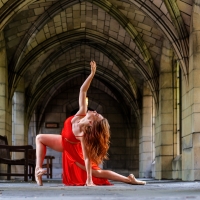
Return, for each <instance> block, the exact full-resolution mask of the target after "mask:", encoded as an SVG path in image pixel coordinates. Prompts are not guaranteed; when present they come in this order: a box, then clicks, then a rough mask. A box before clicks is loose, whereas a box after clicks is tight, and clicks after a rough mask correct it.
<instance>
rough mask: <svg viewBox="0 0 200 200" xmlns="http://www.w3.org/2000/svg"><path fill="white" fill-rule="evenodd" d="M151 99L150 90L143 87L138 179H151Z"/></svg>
mask: <svg viewBox="0 0 200 200" xmlns="http://www.w3.org/2000/svg"><path fill="white" fill-rule="evenodd" d="M152 101H153V98H152V93H151V90H150V89H149V88H148V87H147V86H146V85H144V86H143V105H142V130H141V134H140V139H139V145H140V148H139V154H140V162H139V177H146V178H148V177H152V172H151V165H152V162H153V157H152V156H153V149H152V144H153V136H152V111H153V108H152V104H153V102H152Z"/></svg>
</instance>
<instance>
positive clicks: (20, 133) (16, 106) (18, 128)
mask: <svg viewBox="0 0 200 200" xmlns="http://www.w3.org/2000/svg"><path fill="white" fill-rule="evenodd" d="M12 113H13V131H12V144H13V145H24V144H27V137H26V135H25V131H24V80H23V78H21V80H20V82H19V84H18V86H17V88H16V90H15V92H14V95H13V112H12Z"/></svg>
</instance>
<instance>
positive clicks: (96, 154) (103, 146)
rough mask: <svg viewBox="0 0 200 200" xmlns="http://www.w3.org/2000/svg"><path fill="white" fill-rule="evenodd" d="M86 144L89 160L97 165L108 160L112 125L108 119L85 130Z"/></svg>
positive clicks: (95, 122)
mask: <svg viewBox="0 0 200 200" xmlns="http://www.w3.org/2000/svg"><path fill="white" fill-rule="evenodd" d="M83 140H84V144H85V149H86V153H87V155H88V158H89V159H90V160H91V161H92V162H94V163H96V164H97V165H98V164H100V163H102V161H103V160H104V159H105V160H108V153H107V152H108V149H109V146H110V125H109V123H108V120H107V119H106V118H103V119H102V120H100V121H93V125H92V126H86V127H85V128H84V137H83Z"/></svg>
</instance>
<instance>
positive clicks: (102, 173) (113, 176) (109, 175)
mask: <svg viewBox="0 0 200 200" xmlns="http://www.w3.org/2000/svg"><path fill="white" fill-rule="evenodd" d="M92 173H93V175H94V176H95V177H98V178H106V179H109V180H113V181H119V182H124V183H129V184H133V185H145V184H146V182H145V181H140V180H137V179H136V178H135V176H134V175H133V174H130V175H129V176H128V177H126V176H123V175H120V174H118V173H116V172H113V171H111V170H93V172H92Z"/></svg>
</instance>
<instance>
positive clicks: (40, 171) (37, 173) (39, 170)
mask: <svg viewBox="0 0 200 200" xmlns="http://www.w3.org/2000/svg"><path fill="white" fill-rule="evenodd" d="M46 172H47V171H46V170H45V169H42V168H36V169H35V181H36V182H37V184H38V185H39V186H42V185H43V183H42V175H43V174H45V173H46Z"/></svg>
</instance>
